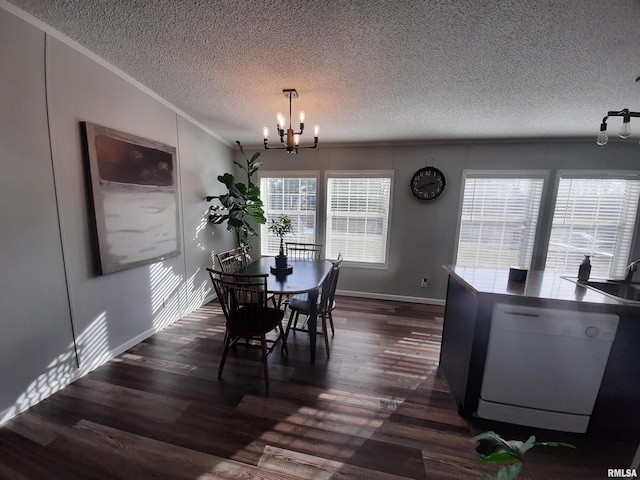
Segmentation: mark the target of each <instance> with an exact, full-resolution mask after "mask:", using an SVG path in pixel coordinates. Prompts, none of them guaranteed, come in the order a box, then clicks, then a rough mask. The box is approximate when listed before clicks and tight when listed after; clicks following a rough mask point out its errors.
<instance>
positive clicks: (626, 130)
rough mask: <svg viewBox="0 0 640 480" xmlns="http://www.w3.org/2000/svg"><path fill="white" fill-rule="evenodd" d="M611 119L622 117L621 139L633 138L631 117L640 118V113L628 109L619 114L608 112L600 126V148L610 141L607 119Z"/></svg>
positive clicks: (639, 78) (598, 140) (637, 79)
mask: <svg viewBox="0 0 640 480" xmlns="http://www.w3.org/2000/svg"><path fill="white" fill-rule="evenodd" d="M638 81H640V77H638V78H636V82H638ZM609 117H622V128H621V129H620V138H628V137H629V136H631V117H634V118H640V112H630V111H629V109H628V108H623V109H622V110H620V111H619V112H616V111H609V112H607V116H606V117H604V118H603V119H602V123H601V124H600V134H599V135H598V139H597V140H596V143H597V144H598V145H600V146H603V145H606V144H607V142H608V141H609V137H608V136H607V119H608V118H609Z"/></svg>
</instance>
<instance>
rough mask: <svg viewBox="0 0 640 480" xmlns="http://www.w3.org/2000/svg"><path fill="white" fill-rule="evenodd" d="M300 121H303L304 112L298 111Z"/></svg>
mask: <svg viewBox="0 0 640 480" xmlns="http://www.w3.org/2000/svg"><path fill="white" fill-rule="evenodd" d="M300 123H304V112H300Z"/></svg>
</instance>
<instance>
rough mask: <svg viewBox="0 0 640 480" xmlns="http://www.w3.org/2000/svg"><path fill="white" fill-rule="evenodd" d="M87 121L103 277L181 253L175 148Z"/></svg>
mask: <svg viewBox="0 0 640 480" xmlns="http://www.w3.org/2000/svg"><path fill="white" fill-rule="evenodd" d="M81 125H82V129H83V131H84V141H85V152H86V157H87V161H88V165H89V173H90V177H91V194H92V203H93V210H94V218H95V226H96V233H97V241H98V254H99V257H100V261H99V265H100V272H101V273H102V275H106V274H109V273H113V272H118V271H121V270H125V269H128V268H133V267H137V266H139V265H144V264H148V263H155V262H158V261H160V260H163V259H165V258H169V257H174V256H176V255H179V254H180V250H181V242H180V235H179V218H178V191H177V182H176V149H175V147H172V146H170V145H165V144H162V143H159V142H154V141H152V140H147V139H144V138H141V137H137V136H134V135H130V134H128V133H123V132H119V131H117V130H113V129H111V128H107V127H103V126H100V125H96V124H93V123H89V122H82V124H81Z"/></svg>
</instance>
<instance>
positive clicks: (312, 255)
mask: <svg viewBox="0 0 640 480" xmlns="http://www.w3.org/2000/svg"><path fill="white" fill-rule="evenodd" d="M323 246H324V245H322V244H320V243H297V242H285V247H286V253H287V257H289V258H293V259H295V260H320V258H321V257H322V247H323Z"/></svg>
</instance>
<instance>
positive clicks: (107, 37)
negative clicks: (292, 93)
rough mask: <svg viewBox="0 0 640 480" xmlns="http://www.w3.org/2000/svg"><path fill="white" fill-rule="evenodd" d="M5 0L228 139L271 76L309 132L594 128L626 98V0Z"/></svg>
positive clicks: (235, 135)
mask: <svg viewBox="0 0 640 480" xmlns="http://www.w3.org/2000/svg"><path fill="white" fill-rule="evenodd" d="M10 3H12V4H14V5H16V6H18V7H19V8H21V9H22V10H24V11H26V12H28V13H30V14H32V15H33V16H35V17H36V18H38V19H40V20H42V21H43V22H44V23H46V24H48V25H50V26H52V27H53V28H55V29H56V30H58V31H59V32H61V33H63V34H65V35H66V36H68V37H70V38H71V39H73V40H75V41H77V42H78V43H80V44H81V45H83V46H85V47H86V48H88V49H89V50H91V51H92V52H94V53H95V54H97V55H98V56H100V57H102V58H104V59H105V60H106V61H108V62H109V63H111V64H113V65H115V66H116V67H118V68H119V69H121V70H122V71H124V72H126V73H127V74H129V75H130V76H131V77H133V78H135V79H136V80H137V81H139V82H140V83H142V84H144V85H146V86H147V87H149V88H150V89H151V90H153V91H155V92H157V93H158V94H159V95H160V96H162V97H163V98H165V99H166V100H168V101H169V102H170V103H172V104H173V105H175V106H176V107H178V108H179V109H180V110H182V111H184V112H186V113H187V114H189V115H190V116H191V117H193V118H194V119H196V120H197V121H199V122H200V123H202V124H203V125H205V126H207V127H208V128H210V129H211V130H212V131H213V132H215V133H216V134H217V135H218V136H219V137H220V138H222V139H224V140H225V141H227V142H228V143H229V144H231V145H233V144H234V142H235V140H240V141H242V142H243V144H245V145H246V146H252V145H259V144H260V143H261V139H262V137H261V128H262V127H263V126H268V127H269V128H270V129H271V131H273V130H274V128H273V127H274V126H275V113H276V112H277V111H283V112H285V113H287V115H288V102H287V100H286V99H285V97H284V96H283V95H282V89H283V88H296V89H297V90H298V93H299V95H300V98H299V99H298V100H294V102H293V110H294V115H296V112H297V111H298V110H304V111H305V112H306V114H307V120H306V124H307V125H308V126H309V127H310V126H311V125H313V124H316V123H317V124H320V127H321V131H320V144H321V145H322V143H325V144H326V143H331V144H336V143H338V144H340V143H353V142H357V143H362V142H423V141H451V140H453V141H458V140H482V139H501V138H507V139H508V138H541V137H544V138H549V137H551V138H559V137H592V138H594V139H595V136H596V135H597V131H598V127H599V123H600V120H601V119H602V117H603V116H604V115H605V114H606V111H607V110H619V109H622V108H625V107H627V108H629V109H631V110H640V83H636V82H635V79H636V77H638V76H639V75H640V0H604V1H603V0H597V1H594V0H508V1H505V0H467V1H463V0H459V1H445V0H423V1H419V0H360V1H348V0H341V1H330V0H299V1H296V2H293V1H285V0H250V1H243V0H219V1H213V0H188V1H187V0H110V1H108V0H39V1H36V0H10ZM616 120H617V119H616ZM609 123H610V125H611V126H610V130H613V131H617V129H618V123H617V121H615V120H611V121H610V122H609ZM634 127H635V128H634ZM632 129H635V132H634V137H635V138H637V137H638V136H640V122H638V124H637V125H635V124H634V123H633V122H632ZM308 130H309V132H305V135H303V140H306V141H310V140H311V136H312V135H311V132H310V130H311V128H309V129H308ZM271 140H272V141H275V138H273V135H272V139H271ZM627 141H629V140H627Z"/></svg>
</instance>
